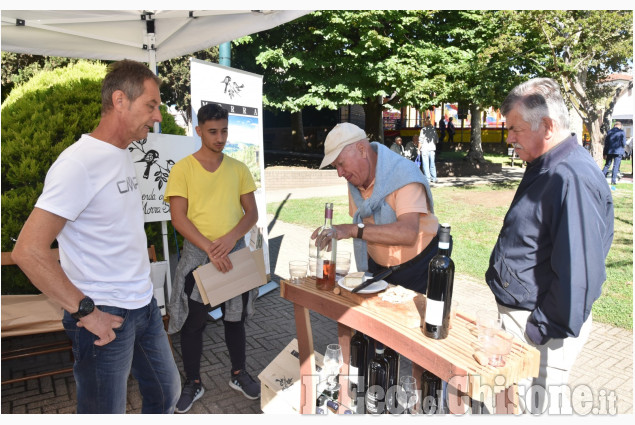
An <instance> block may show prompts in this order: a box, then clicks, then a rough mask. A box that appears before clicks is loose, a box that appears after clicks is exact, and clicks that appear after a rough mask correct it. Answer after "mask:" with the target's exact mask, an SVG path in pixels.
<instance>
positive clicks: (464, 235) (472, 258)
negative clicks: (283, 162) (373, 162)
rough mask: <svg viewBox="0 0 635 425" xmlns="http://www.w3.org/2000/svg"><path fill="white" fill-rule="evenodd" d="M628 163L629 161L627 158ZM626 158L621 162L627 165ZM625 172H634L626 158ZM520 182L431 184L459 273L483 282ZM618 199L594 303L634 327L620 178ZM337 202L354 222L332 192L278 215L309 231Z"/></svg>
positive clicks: (625, 197)
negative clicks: (603, 278)
mask: <svg viewBox="0 0 635 425" xmlns="http://www.w3.org/2000/svg"><path fill="white" fill-rule="evenodd" d="M625 162H626V161H625ZM625 162H623V164H625ZM621 170H622V172H624V173H628V172H629V171H630V172H632V171H631V170H632V163H631V161H628V163H627V164H625V166H624V167H622V168H621ZM517 186H518V182H513V183H510V184H504V185H478V186H472V187H437V188H434V189H433V194H434V207H435V213H436V215H437V217H439V220H440V221H441V222H448V223H450V224H451V225H452V235H453V237H454V248H453V252H452V257H453V259H454V261H455V265H456V272H457V273H461V274H465V275H469V276H471V277H474V278H476V279H478V280H480V281H483V284H485V283H484V275H485V271H486V269H487V267H488V264H489V256H490V253H491V251H492V248H493V246H494V244H495V243H496V239H497V237H498V232H499V231H500V228H501V226H502V223H503V218H504V216H505V213H506V212H507V209H508V207H509V202H510V201H511V198H510V196H512V195H513V192H514V191H515V190H516V188H517ZM613 199H614V202H615V237H614V239H613V245H612V247H611V251H610V252H609V255H608V258H607V260H606V266H607V281H606V283H605V284H604V286H603V293H602V296H601V297H600V299H599V300H598V301H597V302H596V303H595V304H594V306H593V316H594V320H596V321H598V322H602V323H607V324H610V325H613V326H619V327H621V328H625V329H632V328H633V185H632V184H629V183H618V185H617V191H615V192H614V193H613ZM325 202H333V209H334V212H333V214H334V216H333V222H334V223H350V222H351V218H350V217H349V215H348V198H347V197H346V196H341V197H329V198H312V199H298V200H289V201H287V202H286V203H285V205H284V207H283V208H282V209H281V210H280V211H279V215H278V219H279V220H281V221H284V222H286V223H292V224H296V225H300V226H303V227H306V228H309V229H311V230H313V229H315V228H316V227H318V226H320V225H322V222H323V218H322V213H321V212H322V209H321V208H320V209H319V212H316V205H320V206H322V205H324V203H325ZM279 208H280V203H270V204H267V212H268V213H270V214H276V213H277V212H278V209H279Z"/></svg>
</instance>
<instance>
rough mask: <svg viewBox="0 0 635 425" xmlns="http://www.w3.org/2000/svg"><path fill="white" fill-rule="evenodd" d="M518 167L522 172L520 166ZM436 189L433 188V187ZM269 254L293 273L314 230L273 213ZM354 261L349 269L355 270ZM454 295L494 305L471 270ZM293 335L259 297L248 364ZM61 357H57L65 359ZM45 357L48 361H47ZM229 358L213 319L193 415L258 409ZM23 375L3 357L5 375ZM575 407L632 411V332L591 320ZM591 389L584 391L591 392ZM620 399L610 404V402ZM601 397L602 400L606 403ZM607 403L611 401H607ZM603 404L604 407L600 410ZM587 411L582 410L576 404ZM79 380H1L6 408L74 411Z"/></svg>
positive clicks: (273, 298) (132, 398)
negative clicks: (586, 398) (236, 380)
mask: <svg viewBox="0 0 635 425" xmlns="http://www.w3.org/2000/svg"><path fill="white" fill-rule="evenodd" d="M519 170H520V171H519ZM522 172H523V170H521V169H513V170H512V169H508V168H504V174H501V175H494V176H490V177H489V179H488V178H486V177H483V178H460V179H458V180H460V184H478V183H481V182H484V181H486V180H489V181H505V180H507V179H509V178H520V176H521V175H522ZM439 180H440V182H439V184H438V185H439V186H441V185H446V184H453V182H452V180H453V179H452V178H442V179H439ZM325 193H328V194H329V196H337V195H339V194H346V186H345V184H342V185H338V186H334V187H332V188H331V187H329V188H325V187H320V188H316V189H291V190H279V191H272V192H267V202H275V201H281V200H284V199H286V198H290V199H293V198H307V197H315V196H323V195H324V194H325ZM433 193H434V189H433ZM268 222H269V252H270V266H271V275H272V280H274V281H277V282H279V281H280V279H286V278H288V276H289V272H288V262H289V261H290V260H293V259H301V258H306V257H307V256H308V241H309V235H310V233H311V230H310V229H305V228H302V227H299V226H294V225H291V224H288V223H284V222H281V221H280V220H277V219H275V218H274V216H273V215H269V216H268ZM346 248H349V249H352V244H351V243H350V241H343V243H342V244H341V246H340V249H346ZM354 267H355V265H354V260H353V264H352V265H351V268H354ZM454 297H455V298H456V299H457V300H459V302H460V306H461V309H462V310H464V311H465V312H467V313H472V314H473V313H474V312H475V311H476V310H477V309H479V308H483V307H485V306H491V305H493V303H494V299H493V296H492V294H491V292H490V291H489V289H488V288H487V286H486V285H484V284H483V283H482V282H478V281H475V280H474V279H471V278H469V277H467V276H463V275H457V276H456V280H455V292H454ZM311 322H312V325H313V337H314V345H315V349H316V350H318V351H319V352H324V350H325V348H326V345H327V344H329V343H332V342H334V341H336V339H337V325H336V323H335V322H334V321H332V320H330V319H326V318H324V317H323V316H320V315H318V314H315V313H311ZM293 338H295V324H294V321H293V306H292V305H291V303H289V302H288V301H286V300H284V299H282V298H281V297H280V296H279V291H278V290H274V291H271V292H269V293H267V294H266V295H263V296H262V297H260V298H259V299H258V301H257V304H256V313H255V315H254V317H253V318H252V319H251V320H249V321H248V323H247V369H248V371H249V372H250V373H251V374H252V376H254V377H256V376H257V375H258V374H259V373H260V372H261V371H262V370H263V369H264V368H265V367H266V366H267V365H268V364H269V363H270V362H271V361H272V360H273V358H274V357H275V356H276V355H277V354H278V353H279V352H280V351H281V350H282V349H283V348H284V347H285V346H286V345H287V344H288V343H289V341H291V340H292V339H293ZM172 343H173V347H174V356H175V359H176V361H177V366H178V367H179V370H181V371H182V370H183V367H182V360H181V351H180V341H179V337H178V335H175V336H173V337H172ZM67 360H68V359H67V358H64V356H62V355H60V358H59V361H60V362H64V361H67ZM50 363H51V362H50V361H47V364H50ZM410 365H411V364H410V362H409V360H408V359H402V364H401V370H402V374H405V373H408V371H409V370H410ZM13 367H14V368H15V369H16V370H17V369H24V368H27V369H33V370H34V369H36V368H37V367H42V365H41V364H39V365H38V363H35V362H28V363H27V362H22V363H21V364H19V365H16V364H13ZM229 368H230V363H229V356H228V353H227V348H226V346H225V343H224V337H223V325H222V322H221V321H213V320H212V319H210V321H209V323H208V326H207V328H206V330H205V336H204V354H203V359H202V363H201V372H202V380H203V384H204V386H205V389H206V392H205V394H204V395H203V397H202V398H201V399H200V400H199V401H197V402H196V403H195V404H194V406H193V407H192V409H191V410H190V413H193V414H195V413H226V414H236V413H254V414H256V413H261V410H260V401H259V400H255V401H252V400H248V399H246V398H244V397H243V396H242V395H241V394H240V393H237V392H236V391H233V390H231V389H230V387H229V386H228V380H229ZM13 373H19V372H15V371H14V370H13V369H12V368H11V367H10V365H8V364H6V362H5V363H3V365H2V378H3V379H5V378H6V377H7V376H9V375H11V374H13ZM571 385H572V388H576V387H577V388H578V392H575V393H574V397H573V400H574V405H575V406H578V407H577V408H576V409H578V408H580V406H581V404H580V403H581V401H580V390H583V389H585V388H587V387H588V388H589V389H590V390H591V393H590V394H591V395H592V397H593V404H592V405H591V408H600V409H601V410H600V411H599V413H603V412H606V409H608V408H610V407H611V403H613V406H615V410H613V411H612V412H613V413H614V412H618V413H620V414H624V413H630V414H632V412H633V334H632V332H631V331H627V330H623V329H619V328H614V327H611V326H607V325H602V324H597V323H596V324H594V327H593V330H592V333H591V337H590V339H589V341H588V343H587V344H586V346H585V348H584V350H583V352H582V354H581V355H580V357H579V358H578V361H577V362H576V364H575V366H574V368H573V370H572V373H571ZM588 393H589V392H588V391H587V394H588ZM614 399H616V401H614V402H612V400H614ZM603 403H604V404H603ZM603 406H607V407H603ZM602 409H605V410H602ZM127 411H128V413H140V411H141V397H140V395H139V392H138V388H137V385H136V382H135V380H134V379H133V378H130V380H129V388H128V409H127ZM576 411H578V412H582V411H583V410H576ZM74 412H75V382H74V379H73V376H72V374H63V375H56V376H54V377H48V378H40V379H37V380H29V381H26V382H23V383H18V384H11V385H3V386H2V413H3V414H5V413H74Z"/></svg>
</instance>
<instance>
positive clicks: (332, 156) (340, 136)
mask: <svg viewBox="0 0 635 425" xmlns="http://www.w3.org/2000/svg"><path fill="white" fill-rule="evenodd" d="M366 137H367V136H366V133H365V132H364V130H362V129H361V128H359V127H358V126H356V125H355V124H351V123H349V122H343V123H340V124H337V125H336V126H335V127H333V130H331V131H329V134H327V135H326V141H325V142H324V159H323V160H322V164H321V165H320V168H324V167H326V166H327V165H329V164H332V163H333V161H335V160H336V159H337V157H338V156H339V154H340V153H341V152H342V149H344V148H345V147H346V146H348V145H351V144H353V143H355V142H357V141H360V140H363V139H366Z"/></svg>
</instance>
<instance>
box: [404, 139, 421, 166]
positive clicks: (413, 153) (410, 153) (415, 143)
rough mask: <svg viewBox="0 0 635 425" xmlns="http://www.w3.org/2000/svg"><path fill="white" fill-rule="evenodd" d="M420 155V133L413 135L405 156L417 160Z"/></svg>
mask: <svg viewBox="0 0 635 425" xmlns="http://www.w3.org/2000/svg"><path fill="white" fill-rule="evenodd" d="M418 155H419V135H418V134H415V135H414V136H412V140H411V141H409V142H408V143H406V155H405V157H406V158H408V159H410V160H411V161H416V160H417V156H418Z"/></svg>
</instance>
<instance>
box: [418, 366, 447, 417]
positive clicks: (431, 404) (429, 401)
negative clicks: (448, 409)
mask: <svg viewBox="0 0 635 425" xmlns="http://www.w3.org/2000/svg"><path fill="white" fill-rule="evenodd" d="M442 392H443V381H442V380H441V378H439V377H437V376H436V375H435V374H433V373H432V372H430V371H429V370H426V369H424V370H423V373H422V374H421V406H422V408H423V413H425V414H431V413H437V412H438V410H439V397H442Z"/></svg>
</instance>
